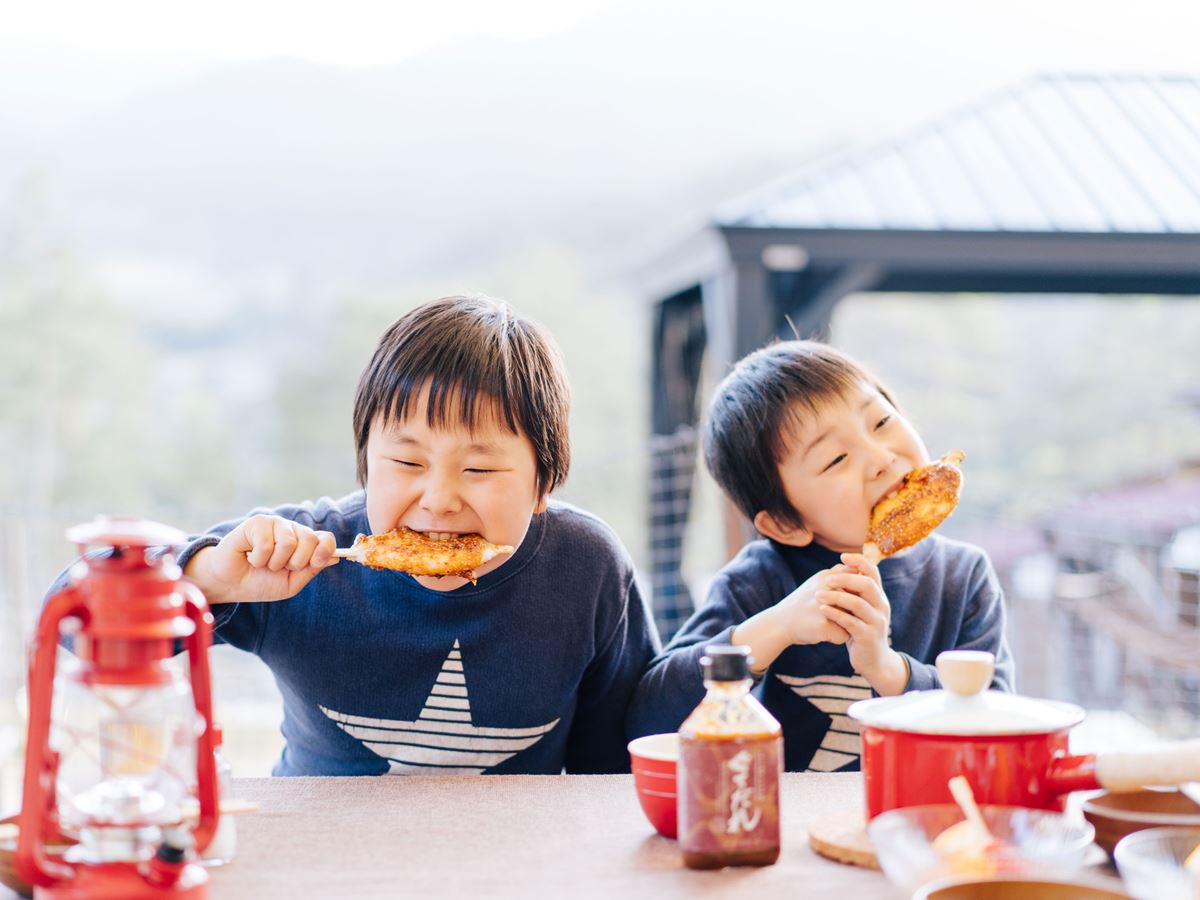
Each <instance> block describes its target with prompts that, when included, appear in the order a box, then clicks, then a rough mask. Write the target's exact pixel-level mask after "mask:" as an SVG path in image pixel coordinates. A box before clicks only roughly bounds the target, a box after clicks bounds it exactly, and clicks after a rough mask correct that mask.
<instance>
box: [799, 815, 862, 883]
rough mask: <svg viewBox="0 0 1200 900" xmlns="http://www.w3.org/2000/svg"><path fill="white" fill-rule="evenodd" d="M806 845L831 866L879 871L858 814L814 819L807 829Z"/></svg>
mask: <svg viewBox="0 0 1200 900" xmlns="http://www.w3.org/2000/svg"><path fill="white" fill-rule="evenodd" d="M808 845H809V846H810V847H812V848H813V850H814V851H816V852H817V853H819V854H821V856H824V857H825V858H826V859H832V860H833V861H834V862H840V863H845V864H846V865H849V866H859V867H860V868H863V869H878V868H879V860H878V859H876V858H875V848H874V846H872V844H871V837H870V835H868V834H867V823H866V819H865V818H864V817H863V814H862V813H861V812H846V813H837V814H835V815H831V816H826V817H825V818H823V819H818V820H817V821H816V822H814V823H813V824H812V825H810V826H809V828H808Z"/></svg>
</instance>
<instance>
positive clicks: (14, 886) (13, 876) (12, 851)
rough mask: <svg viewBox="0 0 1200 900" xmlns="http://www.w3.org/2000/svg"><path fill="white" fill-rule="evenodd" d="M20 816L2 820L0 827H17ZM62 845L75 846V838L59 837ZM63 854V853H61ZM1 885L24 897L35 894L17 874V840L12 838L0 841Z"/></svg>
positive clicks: (0, 820)
mask: <svg viewBox="0 0 1200 900" xmlns="http://www.w3.org/2000/svg"><path fill="white" fill-rule="evenodd" d="M18 819H20V816H8V817H7V818H3V819H0V825H16V824H18ZM58 839H59V841H60V844H61V845H64V846H65V845H67V844H73V843H75V840H74V839H73V838H68V837H63V836H62V835H59V838H58ZM60 852H61V851H60ZM0 884H2V885H4V886H5V887H6V888H8V889H9V890H11V891H16V892H17V893H18V894H20V895H21V896H22V897H28V896H30V895H31V894H32V893H33V890H32V888H30V886H29V885H28V884H27V883H26V882H25V880H24V879H23V878H21V876H20V875H19V874H18V873H17V840H16V838H10V839H8V840H0Z"/></svg>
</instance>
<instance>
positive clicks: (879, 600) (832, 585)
mask: <svg viewBox="0 0 1200 900" xmlns="http://www.w3.org/2000/svg"><path fill="white" fill-rule="evenodd" d="M825 588H826V589H827V590H834V591H838V590H840V591H847V592H848V593H851V594H858V595H859V596H860V597H862V598H863V599H864V600H866V601H867V602H868V603H870V604H871V605H872V606H874V607H875V608H876V609H877V610H879V611H880V612H881V613H883V614H885V615H889V614H890V613H891V609H892V607H891V604H889V603H888V599H887V595H885V594H884V593H883V588H882V587H880V586H879V584H878V583H877V582H875V581H874V580H872V579H871V578H869V577H868V576H866V575H854V574H850V573H848V572H847V573H844V574H842V573H839V574H835V575H830V576H829V577H828V578H827V579H825Z"/></svg>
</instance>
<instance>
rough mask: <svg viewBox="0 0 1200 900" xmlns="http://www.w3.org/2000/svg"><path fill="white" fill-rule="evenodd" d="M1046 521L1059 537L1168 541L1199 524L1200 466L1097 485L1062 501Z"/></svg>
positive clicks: (1045, 525) (1147, 541)
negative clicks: (1162, 475) (1158, 476)
mask: <svg viewBox="0 0 1200 900" xmlns="http://www.w3.org/2000/svg"><path fill="white" fill-rule="evenodd" d="M1042 523H1043V525H1044V527H1045V528H1047V529H1048V530H1050V531H1052V532H1054V533H1055V535H1056V536H1059V537H1088V538H1096V539H1100V540H1116V541H1121V540H1129V541H1135V542H1139V543H1149V544H1165V543H1166V542H1167V541H1168V540H1170V538H1171V537H1172V536H1173V535H1175V534H1176V533H1177V532H1179V531H1180V530H1181V529H1186V528H1189V527H1192V526H1196V525H1200V472H1198V471H1196V470H1195V469H1188V468H1185V469H1184V470H1182V471H1181V472H1180V473H1178V474H1177V475H1175V476H1173V477H1170V478H1164V479H1161V480H1155V481H1145V482H1138V483H1131V484H1123V485H1119V486H1117V487H1113V488H1109V489H1108V490H1103V491H1097V492H1095V493H1093V494H1090V495H1088V496H1085V497H1080V498H1079V499H1077V500H1073V501H1070V502H1068V503H1066V504H1064V505H1063V506H1060V507H1059V508H1058V509H1056V510H1055V511H1054V512H1053V513H1052V514H1050V515H1048V516H1046V517H1045V518H1043V520H1042Z"/></svg>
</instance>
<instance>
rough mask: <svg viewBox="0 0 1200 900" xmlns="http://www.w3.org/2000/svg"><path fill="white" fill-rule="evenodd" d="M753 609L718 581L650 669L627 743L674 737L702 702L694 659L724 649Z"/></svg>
mask: <svg viewBox="0 0 1200 900" xmlns="http://www.w3.org/2000/svg"><path fill="white" fill-rule="evenodd" d="M757 612H760V610H759V609H749V608H747V604H746V602H745V601H744V600H743V599H741V598H739V597H738V596H737V593H736V592H735V591H734V589H733V586H732V582H731V579H730V578H729V577H728V576H726V575H718V576H717V579H716V580H715V581H714V582H713V586H712V588H711V589H710V590H709V595H708V600H707V602H706V603H705V604H704V606H702V607H701V608H700V609H698V610H696V612H695V613H694V614H693V615H692V617H691V618H690V619H688V620H687V622H686V623H684V626H683V628H681V629H680V630H679V633H678V634H676V635H675V637H674V638H673V639H672V640H671V643H670V644H668V645H667V648H666V649H665V650H664V651H663V652H662V653H660V654H659V655H658V656H657V657H656V658H655V659H654V661H653V662H652V663H651V664H650V668H649V670H648V671H647V672H646V674H645V675H644V676H642V680H641V682H640V683H639V684H638V688H637V691H636V693H635V694H634V697H633V703H632V705H631V706H630V709H629V721H628V731H629V735H630V737H641V736H642V735H646V734H662V733H666V732H672V731H678V730H679V726H680V725H682V724H683V720H684V719H686V718H687V716H688V713H690V712H691V711H692V710H693V709H695V708H696V704H698V703H699V702H700V700H701V699H702V698H703V697H704V677H703V672H702V671H701V668H700V657H702V656H703V655H704V651H705V648H706V647H708V645H709V644H728V643H730V642H732V640H733V630H734V628H736V627H737V626H738V625H740V624H741V623H742V622H744V621H745V620H746V619H748V618H750V616H752V615H754V614H755V613H757Z"/></svg>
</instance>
